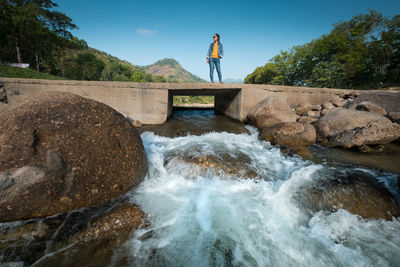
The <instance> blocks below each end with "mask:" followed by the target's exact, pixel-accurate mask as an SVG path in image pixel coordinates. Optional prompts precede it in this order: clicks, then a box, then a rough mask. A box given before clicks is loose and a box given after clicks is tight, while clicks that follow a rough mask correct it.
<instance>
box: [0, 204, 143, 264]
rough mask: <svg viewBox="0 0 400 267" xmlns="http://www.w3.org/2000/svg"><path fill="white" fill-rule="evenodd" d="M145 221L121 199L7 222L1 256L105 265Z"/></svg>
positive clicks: (31, 261)
mask: <svg viewBox="0 0 400 267" xmlns="http://www.w3.org/2000/svg"><path fill="white" fill-rule="evenodd" d="M144 220H145V215H144V213H143V212H142V211H141V210H140V209H139V208H138V207H137V206H135V205H131V204H129V203H128V202H127V200H124V199H120V200H114V201H111V202H108V203H104V204H102V205H100V206H97V207H92V208H89V209H84V210H80V211H73V212H71V213H70V214H63V215H57V216H55V217H54V216H52V217H47V218H44V219H39V220H31V221H26V222H20V223H19V225H13V224H15V223H8V224H10V226H9V229H7V227H5V226H4V224H3V228H1V229H0V237H1V238H2V240H3V241H4V242H2V243H1V244H0V248H1V249H0V251H1V252H0V257H1V259H2V261H3V262H17V261H18V262H22V263H24V264H25V265H31V264H34V265H35V266H108V265H109V264H110V263H111V259H112V257H113V254H114V252H115V251H116V250H118V249H121V245H122V244H123V243H124V242H125V241H126V240H127V239H128V237H129V236H130V234H131V233H132V232H133V231H135V230H136V229H138V228H139V226H140V225H141V224H142V223H143V222H144ZM5 225H7V224H5Z"/></svg>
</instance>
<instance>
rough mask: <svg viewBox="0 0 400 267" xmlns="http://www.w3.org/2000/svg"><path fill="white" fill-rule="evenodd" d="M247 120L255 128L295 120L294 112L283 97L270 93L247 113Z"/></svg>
mask: <svg viewBox="0 0 400 267" xmlns="http://www.w3.org/2000/svg"><path fill="white" fill-rule="evenodd" d="M249 121H250V122H251V123H252V124H253V125H255V126H256V127H257V128H259V129H262V128H264V127H269V126H273V125H275V124H279V123H282V122H295V121H296V113H295V112H294V111H293V110H292V109H291V107H290V106H289V104H288V102H287V100H286V98H285V97H283V96H280V95H271V96H268V97H266V98H265V99H264V100H263V101H261V102H260V103H259V104H258V105H257V106H256V107H255V109H254V110H253V111H252V112H251V113H250V114H249Z"/></svg>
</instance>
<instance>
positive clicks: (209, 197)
mask: <svg viewBox="0 0 400 267" xmlns="http://www.w3.org/2000/svg"><path fill="white" fill-rule="evenodd" d="M0 96H1V95H0ZM397 108H398V105H396V104H394V103H393V100H388V99H385V98H383V100H382V98H377V97H376V96H375V95H369V96H365V95H360V96H359V97H357V98H355V99H341V100H338V101H333V102H327V103H323V104H322V105H314V106H313V105H311V104H307V103H304V104H303V105H301V106H299V107H290V106H289V105H288V104H287V102H286V99H285V98H283V97H281V96H270V97H267V98H266V99H264V101H262V102H261V103H260V105H258V106H257V107H256V109H255V110H254V111H253V112H252V113H251V115H250V116H249V120H248V121H249V122H250V123H252V124H253V125H255V126H257V127H258V128H256V127H253V126H249V125H244V124H241V123H238V122H236V121H234V120H231V119H229V118H227V117H225V116H223V115H220V114H217V113H215V112H214V111H213V110H210V109H201V110H190V109H181V110H176V111H175V112H174V113H173V115H172V117H171V118H170V119H169V121H168V122H167V123H166V124H164V125H159V126H146V125H145V126H141V127H139V128H137V129H135V127H133V126H132V124H131V123H129V121H128V120H126V119H125V118H124V117H123V116H122V115H121V114H119V113H117V112H116V111H115V110H113V109H111V108H109V107H107V106H106V105H104V104H101V103H98V102H96V101H92V100H88V99H85V98H82V97H78V96H75V95H72V94H66V93H49V94H46V95H43V96H41V97H40V98H38V99H36V100H28V101H27V102H25V103H20V104H19V105H18V106H12V107H11V106H10V107H8V105H7V104H4V105H3V107H0V163H1V165H0V195H1V200H0V201H1V206H0V220H1V221H2V223H0V236H1V240H2V242H1V246H0V262H1V263H3V264H6V263H7V264H14V265H15V266H24V265H34V266H52V265H58V266H71V265H85V266H127V265H129V266H130V265H133V266H137V265H157V266H160V265H163V266H172V265H182V266H189V265H198V266H209V265H232V264H233V265H234V264H242V265H266V264H267V265H268V264H269V265H294V264H297V265H298V264H300V265H310V266H320V264H324V265H328V266H347V265H360V264H361V265H363V264H364V265H375V264H378V265H384V266H385V265H387V266H390V265H397V264H399V262H398V260H397V257H395V256H394V255H397V254H398V253H399V252H400V240H399V238H398V231H399V230H400V222H399V216H400V208H399V200H400V195H399V186H398V174H399V173H400V170H399V169H398V166H399V164H398V163H399V162H400V161H399V159H400V146H399V145H398V143H396V142H398V141H397V140H398V138H399V134H400V132H399V131H398V130H399V128H398V127H399V125H398V122H399V121H398V118H397V117H396V116H397V115H396V114H397V113H396V112H397V111H396V110H397ZM139 134H141V136H139ZM298 155H301V156H302V158H301V157H299V156H298ZM396 166H397V167H396ZM145 175H146V177H144V176H145ZM364 234H365V236H364ZM387 240H390V244H391V245H390V246H388V245H387V244H386V243H385V242H386V241H387ZM304 244H308V245H307V246H304ZM282 255H286V256H285V257H282Z"/></svg>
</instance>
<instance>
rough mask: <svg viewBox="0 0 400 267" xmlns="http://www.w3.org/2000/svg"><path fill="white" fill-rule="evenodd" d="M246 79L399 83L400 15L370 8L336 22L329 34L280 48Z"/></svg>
mask: <svg viewBox="0 0 400 267" xmlns="http://www.w3.org/2000/svg"><path fill="white" fill-rule="evenodd" d="M245 83H258V84H276V85H292V86H310V87H328V88H358V89H367V88H381V87H388V86H399V85H400V15H396V16H394V17H392V18H386V17H383V16H382V14H380V13H379V12H376V11H373V10H371V11H370V12H369V13H368V14H360V15H357V16H355V17H353V18H352V19H351V20H350V21H346V22H342V23H339V24H336V25H335V26H334V29H333V30H332V31H331V32H330V33H329V34H327V35H323V36H321V37H320V38H318V39H316V40H313V41H311V42H310V43H307V44H304V45H301V46H294V47H293V48H292V49H290V50H289V51H281V53H280V54H278V55H276V56H275V57H273V58H272V59H271V60H270V61H269V62H268V63H267V64H265V65H264V66H262V67H258V68H257V69H256V70H255V71H254V72H253V73H251V74H249V75H248V76H247V77H246V78H245Z"/></svg>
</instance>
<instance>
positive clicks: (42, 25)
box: [0, 0, 76, 66]
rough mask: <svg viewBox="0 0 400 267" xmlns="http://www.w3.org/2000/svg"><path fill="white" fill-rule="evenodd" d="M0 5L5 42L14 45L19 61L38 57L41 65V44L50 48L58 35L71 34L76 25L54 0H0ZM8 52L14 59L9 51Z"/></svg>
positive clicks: (65, 36) (65, 37)
mask: <svg viewBox="0 0 400 267" xmlns="http://www.w3.org/2000/svg"><path fill="white" fill-rule="evenodd" d="M0 7H1V13H0V26H1V28H4V29H7V30H2V33H4V34H5V35H4V37H5V38H7V40H6V41H5V43H6V45H7V46H9V47H11V46H13V47H14V48H15V55H16V60H17V62H18V63H21V62H22V60H28V61H29V59H31V58H35V61H36V65H37V66H38V61H39V53H40V52H41V50H39V48H41V49H42V48H45V49H49V46H48V45H49V44H55V42H54V39H55V38H57V37H60V38H62V39H69V38H71V37H72V35H71V33H70V32H69V30H71V29H74V28H76V25H75V24H73V23H72V20H71V18H69V17H68V16H66V15H65V14H64V13H61V12H58V11H55V10H53V9H54V8H55V7H57V4H55V3H54V2H53V1H51V0H1V1H0ZM60 43H62V42H60ZM50 48H51V47H50ZM3 51H4V50H3ZM44 52H48V51H44ZM5 56H6V59H7V60H10V59H11V58H8V57H9V56H10V54H9V53H5Z"/></svg>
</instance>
